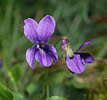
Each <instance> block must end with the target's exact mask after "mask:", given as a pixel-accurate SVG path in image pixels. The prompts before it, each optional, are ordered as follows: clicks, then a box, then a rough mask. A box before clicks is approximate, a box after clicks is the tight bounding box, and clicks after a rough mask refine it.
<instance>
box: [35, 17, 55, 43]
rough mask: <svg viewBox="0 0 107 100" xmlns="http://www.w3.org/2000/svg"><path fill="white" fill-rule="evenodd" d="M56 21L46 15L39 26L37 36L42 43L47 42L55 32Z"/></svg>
mask: <svg viewBox="0 0 107 100" xmlns="http://www.w3.org/2000/svg"><path fill="white" fill-rule="evenodd" d="M55 26H56V23H55V20H54V18H53V17H52V16H49V15H46V16H45V17H43V18H42V19H41V21H40V22H39V25H38V29H37V34H38V39H39V41H40V42H45V43H46V42H47V41H48V40H49V38H50V37H51V36H52V35H53V33H54V30H55Z"/></svg>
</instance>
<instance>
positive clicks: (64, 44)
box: [61, 37, 69, 49]
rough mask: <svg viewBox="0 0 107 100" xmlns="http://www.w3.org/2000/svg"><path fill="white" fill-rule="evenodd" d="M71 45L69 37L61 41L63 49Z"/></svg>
mask: <svg viewBox="0 0 107 100" xmlns="http://www.w3.org/2000/svg"><path fill="white" fill-rule="evenodd" d="M68 43H69V40H68V38H67V37H63V38H62V41H61V48H62V49H63V48H64V47H65V46H66V45H67V44H68Z"/></svg>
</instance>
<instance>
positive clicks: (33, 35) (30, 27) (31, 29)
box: [24, 18, 38, 43]
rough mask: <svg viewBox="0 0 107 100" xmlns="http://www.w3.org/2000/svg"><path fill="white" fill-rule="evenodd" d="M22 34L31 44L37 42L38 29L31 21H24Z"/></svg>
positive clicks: (36, 24)
mask: <svg viewBox="0 0 107 100" xmlns="http://www.w3.org/2000/svg"><path fill="white" fill-rule="evenodd" d="M24 23H25V25H24V34H25V36H26V37H27V38H28V39H29V40H30V41H31V42H33V43H35V42H37V41H38V39H37V28H38V23H37V22H36V21H35V20H33V19H31V18H27V19H25V20H24Z"/></svg>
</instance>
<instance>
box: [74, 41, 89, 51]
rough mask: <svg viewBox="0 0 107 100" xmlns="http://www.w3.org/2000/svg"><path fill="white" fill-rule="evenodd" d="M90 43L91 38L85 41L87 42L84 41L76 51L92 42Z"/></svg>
mask: <svg viewBox="0 0 107 100" xmlns="http://www.w3.org/2000/svg"><path fill="white" fill-rule="evenodd" d="M90 43H91V41H90V40H89V41H87V42H85V43H83V44H82V45H81V46H80V47H79V48H78V49H77V50H76V51H75V52H77V51H79V50H80V49H81V48H83V47H84V46H86V45H87V44H90Z"/></svg>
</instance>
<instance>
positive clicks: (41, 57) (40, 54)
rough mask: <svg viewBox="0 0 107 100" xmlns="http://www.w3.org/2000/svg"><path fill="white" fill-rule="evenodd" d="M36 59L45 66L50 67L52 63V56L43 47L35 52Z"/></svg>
mask: <svg viewBox="0 0 107 100" xmlns="http://www.w3.org/2000/svg"><path fill="white" fill-rule="evenodd" d="M35 58H36V60H37V61H38V62H39V63H40V64H41V65H42V66H44V67H48V66H50V65H51V64H52V58H51V56H50V55H48V54H47V53H46V52H45V51H44V50H43V49H41V48H39V49H38V50H37V51H36V54H35Z"/></svg>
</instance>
